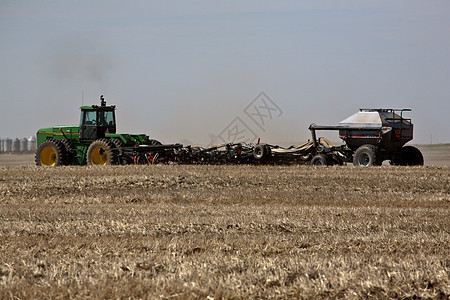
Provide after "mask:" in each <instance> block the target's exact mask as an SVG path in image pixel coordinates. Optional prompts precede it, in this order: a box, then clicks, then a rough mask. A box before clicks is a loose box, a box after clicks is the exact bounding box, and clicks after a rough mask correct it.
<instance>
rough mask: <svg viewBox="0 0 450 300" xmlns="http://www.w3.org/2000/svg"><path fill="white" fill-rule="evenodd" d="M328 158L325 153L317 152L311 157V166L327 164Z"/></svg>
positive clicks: (328, 162)
mask: <svg viewBox="0 0 450 300" xmlns="http://www.w3.org/2000/svg"><path fill="white" fill-rule="evenodd" d="M329 164H330V159H329V158H328V156H326V155H325V154H317V155H315V156H314V157H313V158H312V159H311V165H312V166H328V165H329Z"/></svg>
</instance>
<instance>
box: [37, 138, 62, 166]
mask: <svg viewBox="0 0 450 300" xmlns="http://www.w3.org/2000/svg"><path fill="white" fill-rule="evenodd" d="M65 154H66V153H65V148H64V145H63V144H62V143H61V142H60V141H59V140H55V139H48V140H45V141H44V142H42V143H41V144H40V145H39V148H37V149H36V155H35V161H36V165H37V166H46V167H52V166H61V165H63V164H64V158H65V156H66V155H65Z"/></svg>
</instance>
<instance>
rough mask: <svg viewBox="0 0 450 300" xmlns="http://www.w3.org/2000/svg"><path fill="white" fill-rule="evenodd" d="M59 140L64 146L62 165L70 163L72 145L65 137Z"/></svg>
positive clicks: (71, 161) (71, 159) (71, 160)
mask: <svg viewBox="0 0 450 300" xmlns="http://www.w3.org/2000/svg"><path fill="white" fill-rule="evenodd" d="M59 141H61V143H62V144H63V146H64V150H65V155H64V159H63V162H64V165H71V164H72V163H73V148H72V145H71V144H70V142H69V140H67V139H62V140H59Z"/></svg>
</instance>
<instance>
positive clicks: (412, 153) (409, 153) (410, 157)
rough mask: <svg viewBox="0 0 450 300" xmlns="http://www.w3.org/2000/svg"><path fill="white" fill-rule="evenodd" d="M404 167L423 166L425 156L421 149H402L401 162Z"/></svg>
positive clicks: (407, 147) (409, 147) (406, 147)
mask: <svg viewBox="0 0 450 300" xmlns="http://www.w3.org/2000/svg"><path fill="white" fill-rule="evenodd" d="M400 165H402V166H423V155H422V152H420V150H419V149H417V148H416V147H413V146H405V147H403V148H402V158H401V161H400Z"/></svg>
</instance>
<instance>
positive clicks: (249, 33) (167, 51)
mask: <svg viewBox="0 0 450 300" xmlns="http://www.w3.org/2000/svg"><path fill="white" fill-rule="evenodd" d="M261 92H264V94H263V95H264V97H266V96H267V97H269V98H270V100H272V102H270V103H269V102H267V101H269V100H267V99H266V98H265V100H264V99H263V100H261V99H260V98H258V99H256V102H252V101H254V100H255V98H257V97H258V95H261V94H260V93H261ZM100 94H103V95H105V98H106V101H107V102H108V104H115V105H117V108H118V111H117V120H118V131H119V132H124V133H147V134H149V135H150V136H151V137H153V138H156V139H158V140H161V141H162V142H165V143H172V142H180V141H181V142H185V143H193V144H208V143H210V142H211V141H212V140H214V139H216V138H217V136H220V134H221V133H223V132H224V130H225V129H227V128H228V129H229V128H231V127H233V126H235V125H236V126H241V127H242V126H244V127H245V126H246V127H245V128H247V129H249V130H250V131H251V132H252V133H254V135H255V136H258V137H261V139H262V140H263V141H265V142H269V143H270V142H281V141H285V142H299V141H300V142H303V141H306V139H308V138H309V136H310V133H309V130H308V129H307V128H308V126H309V124H310V123H317V124H322V125H333V124H337V123H338V122H339V121H341V120H343V119H345V118H346V117H348V116H349V115H351V114H353V113H354V112H356V111H357V110H358V109H359V108H380V107H387V108H411V109H412V110H413V111H412V112H411V113H409V114H407V116H409V117H411V118H412V119H413V123H414V125H415V138H414V141H413V142H414V143H430V138H431V135H432V141H433V143H449V142H450V118H449V114H450V1H432V0H430V1H391V0H389V1H315V0H314V1H111V0H108V1H91V0H89V1H37V0H33V1H25V0H22V1H8V0H6V1H5V0H0V104H1V107H0V137H28V136H30V135H33V134H35V132H36V131H37V129H38V128H41V127H47V126H52V125H76V124H77V123H78V121H79V107H80V106H81V105H82V104H85V105H89V104H94V103H95V104H98V103H99V100H98V99H99V96H100ZM258 101H259V102H258ZM261 101H266V103H269V104H271V105H269V106H271V107H275V106H273V104H276V107H277V108H278V110H273V111H272V112H273V115H271V116H270V117H272V118H266V119H265V122H264V124H263V126H261V124H258V120H257V118H256V120H255V119H252V116H255V115H252V114H251V112H250V109H251V108H252V107H253V106H255V107H258V105H259V104H261V103H263V102H261ZM258 103H259V104H258ZM249 105H250V106H249ZM252 105H253V106H252ZM248 106H249V107H250V108H249V107H248ZM259 107H261V106H259ZM246 108H247V110H246ZM246 112H247V113H246ZM269 112H270V111H268V110H266V113H269ZM266 116H268V114H266ZM331 136H336V137H337V133H336V132H334V133H333V132H332V133H331ZM335 140H338V138H335Z"/></svg>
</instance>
